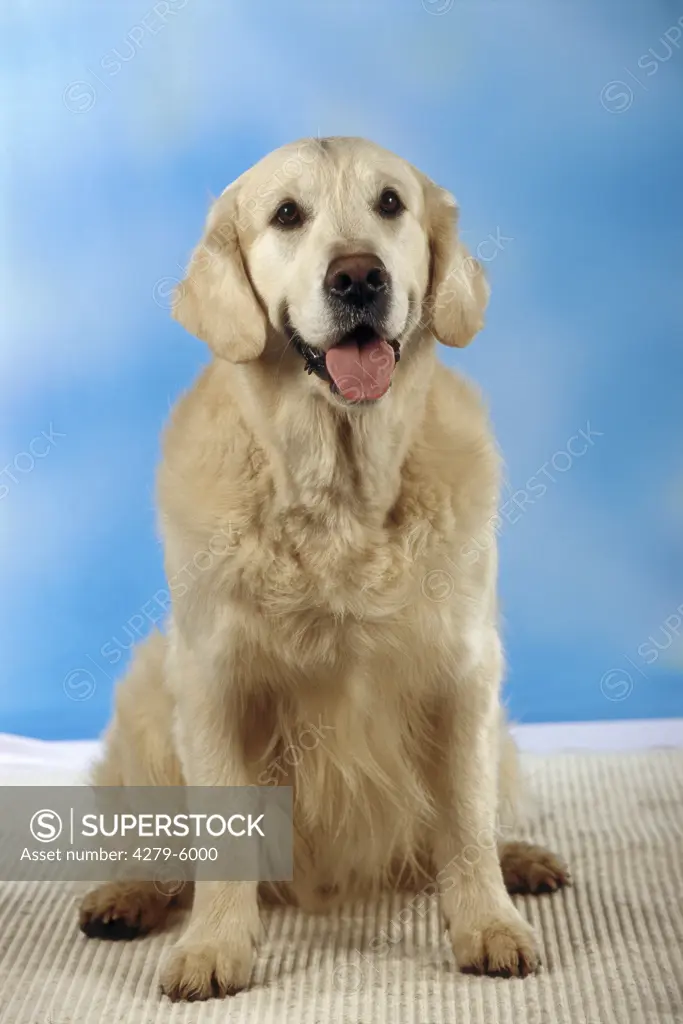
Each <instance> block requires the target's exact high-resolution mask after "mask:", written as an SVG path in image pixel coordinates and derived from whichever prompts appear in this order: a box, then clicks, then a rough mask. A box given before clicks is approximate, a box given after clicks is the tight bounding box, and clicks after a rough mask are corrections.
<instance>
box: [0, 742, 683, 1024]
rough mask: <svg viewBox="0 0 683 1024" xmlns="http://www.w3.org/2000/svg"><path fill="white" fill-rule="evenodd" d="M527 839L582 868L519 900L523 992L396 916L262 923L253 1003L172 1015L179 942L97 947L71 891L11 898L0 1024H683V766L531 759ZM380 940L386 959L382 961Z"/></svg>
mask: <svg viewBox="0 0 683 1024" xmlns="http://www.w3.org/2000/svg"><path fill="white" fill-rule="evenodd" d="M525 764H526V767H527V772H528V775H529V776H530V784H531V790H532V792H533V793H534V795H535V797H536V799H537V803H538V806H539V814H538V817H537V820H536V821H535V822H534V823H533V827H532V828H531V829H530V830H529V832H528V834H527V835H528V836H529V837H531V836H533V838H534V839H537V840H544V841H546V842H547V843H548V844H549V845H550V846H552V847H553V848H554V849H556V850H557V851H559V852H560V853H562V854H563V855H564V856H565V857H566V859H567V860H568V861H569V865H570V867H571V869H572V874H573V876H574V879H575V884H574V887H573V888H572V889H570V890H568V891H566V892H564V893H561V894H558V895H555V896H542V897H537V898H531V897H529V898H524V899H520V900H519V906H520V907H521V909H522V911H523V913H524V914H525V915H526V916H527V917H528V918H529V919H530V920H531V921H532V922H533V924H534V926H535V927H536V929H537V931H538V934H539V936H540V938H541V941H542V949H543V961H544V968H543V970H542V972H541V973H540V974H539V975H538V976H536V977H534V978H528V979H526V980H524V981H519V980H503V979H488V978H486V979H479V978H473V977H469V976H465V975H462V974H458V973H457V971H456V969H455V966H454V963H453V959H452V955H451V953H450V950H449V948H448V946H447V944H446V941H445V939H444V936H443V934H442V931H441V927H440V925H439V919H438V916H437V912H436V907H435V906H433V907H432V908H431V911H430V913H429V914H426V915H425V916H424V917H420V916H419V914H417V913H415V912H413V913H412V914H411V913H407V912H405V913H401V910H402V908H403V907H404V905H403V904H402V903H401V901H400V900H393V901H391V900H387V901H386V902H385V903H384V904H383V905H382V906H380V907H377V906H366V907H360V906H356V907H350V908H348V910H346V911H345V912H344V913H341V914H339V915H337V916H335V917H328V918H318V917H315V918H313V917H305V916H303V915H299V914H297V913H295V912H290V911H287V912H282V911H277V912H274V913H270V914H269V915H267V916H265V915H264V941H263V943H262V945H261V949H260V955H259V959H258V963H257V966H256V969H255V972H254V976H253V983H252V988H251V989H250V991H248V992H245V993H242V994H240V995H238V996H236V997H234V998H232V999H230V1000H212V1001H210V1002H209V1003H202V1004H199V1003H192V1004H188V1005H180V1004H171V1003H170V1002H169V1001H168V1000H167V999H165V998H163V999H162V998H161V997H160V995H159V993H158V990H157V969H158V965H159V960H160V956H161V953H162V951H163V950H164V948H165V947H166V946H167V945H168V944H169V943H170V942H171V941H172V940H173V933H169V934H166V935H160V936H157V937H150V938H147V939H143V940H137V941H136V942H133V943H111V944H110V943H103V942H98V941H93V940H88V939H86V938H84V937H83V936H82V935H81V934H80V933H79V932H78V930H77V927H76V912H75V902H76V895H75V893H74V890H73V889H71V890H67V889H66V888H65V887H57V886H51V885H49V884H45V883H41V884H38V885H35V884H32V885H25V884H24V885H19V884H10V883H4V884H2V883H0V958H1V960H0V1021H2V1022H3V1024H85V1022H87V1024H108V1022H110V1021H111V1022H119V1021H122V1022H130V1024H162V1022H163V1024H206V1022H209V1021H215V1022H218V1021H220V1022H233V1021H234V1022H238V1021H239V1022H243V1024H247V1022H249V1024H252V1022H254V1024H255V1022H258V1024H314V1022H321V1024H323V1022H324V1024H327V1022H345V1024H361V1022H362V1024H370V1022H373V1024H374V1022H384V1021H387V1022H391V1024H404V1022H405V1024H409V1022H410V1024H442V1022H444V1024H445V1022H448V1024H454V1022H457V1024H503V1022H514V1024H536V1022H538V1024H589V1022H590V1024H612V1022H613V1024H631V1022H633V1024H648V1022H652V1024H655V1022H657V1024H673V1022H683V753H682V752H676V751H655V752H650V753H644V754H633V755H628V756H626V755H600V756H598V755H590V756H585V755H561V756H557V757H554V758H539V757H528V756H527V757H526V758H525ZM382 930H386V931H387V932H388V933H389V935H390V937H391V944H390V947H389V950H388V952H385V953H384V955H378V954H377V953H372V952H371V946H370V943H371V942H372V939H373V938H374V937H375V936H377V935H378V933H379V932H381V931H382Z"/></svg>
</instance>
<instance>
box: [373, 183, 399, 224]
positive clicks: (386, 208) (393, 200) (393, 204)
mask: <svg viewBox="0 0 683 1024" xmlns="http://www.w3.org/2000/svg"><path fill="white" fill-rule="evenodd" d="M377 209H378V210H379V212H380V213H381V215H382V216H383V217H397V216H398V214H399V213H402V212H403V210H404V209H405V207H404V206H403V203H402V202H401V199H400V196H399V194H398V192H395V191H394V189H393V188H385V189H384V191H383V192H382V195H381V196H380V197H379V203H378V204H377Z"/></svg>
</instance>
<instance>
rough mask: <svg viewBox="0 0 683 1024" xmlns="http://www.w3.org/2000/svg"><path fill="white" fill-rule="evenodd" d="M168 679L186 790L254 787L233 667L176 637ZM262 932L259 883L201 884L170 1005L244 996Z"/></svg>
mask: <svg viewBox="0 0 683 1024" xmlns="http://www.w3.org/2000/svg"><path fill="white" fill-rule="evenodd" d="M219 666H220V667H219ZM168 676H169V682H170V683H171V686H172V689H173V690H174V695H175V698H176V703H177V744H178V751H179V754H180V758H181V762H182V765H183V772H184V775H185V781H186V783H187V785H189V786H246V785H253V784H254V781H255V780H254V779H251V778H250V777H249V775H248V772H247V768H246V763H245V756H244V745H243V736H242V732H241V717H240V713H239V706H240V699H239V698H240V692H239V689H238V686H239V681H237V680H236V679H234V678H231V673H230V670H229V666H227V667H226V663H225V661H224V660H222V659H221V660H220V661H218V662H217V661H216V659H214V658H213V657H212V656H211V654H210V652H209V651H208V650H207V651H205V652H200V653H198V652H197V651H195V650H193V651H190V650H188V648H187V647H185V646H184V645H183V643H182V642H181V641H179V640H178V639H177V638H176V639H175V640H174V642H173V644H172V646H171V650H170V662H169V666H168ZM258 930H259V914H258V903H257V883H256V882H227V881H226V882H210V881H204V882H197V883H196V884H195V894H194V904H193V908H192V913H191V916H190V921H189V924H188V926H187V929H186V931H185V932H184V933H183V935H182V936H181V937H180V939H179V941H178V942H177V943H176V944H175V946H174V947H173V948H172V949H171V951H170V953H169V954H168V956H167V958H166V960H165V962H164V964H163V967H162V973H161V987H162V989H163V991H164V992H165V993H166V994H167V995H168V996H169V997H170V998H171V999H209V998H210V997H212V996H225V995H233V994H234V993H236V992H239V991H240V989H243V988H245V987H246V985H247V983H248V981H249V975H250V973H251V967H252V961H253V955H254V947H255V944H256V937H257V933H258Z"/></svg>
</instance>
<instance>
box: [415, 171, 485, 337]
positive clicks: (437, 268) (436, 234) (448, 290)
mask: <svg viewBox="0 0 683 1024" xmlns="http://www.w3.org/2000/svg"><path fill="white" fill-rule="evenodd" d="M426 212H427V230H428V232H429V240H430V249H431V259H432V267H431V282H430V288H429V303H428V310H429V321H428V322H429V326H430V329H431V330H432V332H433V333H434V335H435V337H436V338H438V340H439V341H441V342H443V344H444V345H451V346H453V345H454V346H457V347H458V348H462V347H463V346H465V345H468V344H469V343H470V341H472V338H473V337H474V336H475V334H476V333H477V332H478V331H480V330H481V328H482V327H483V326H484V311H485V309H486V305H487V303H488V298H489V286H488V284H487V282H486V278H485V276H484V271H483V269H482V267H481V264H480V263H479V261H478V260H476V259H475V258H474V257H473V256H471V255H470V253H469V252H468V250H467V249H466V247H465V246H464V245H463V243H462V242H461V241H460V240H459V238H458V235H457V225H458V206H457V203H456V201H455V199H454V198H453V196H452V195H451V194H450V192H447V191H446V190H445V189H443V188H439V187H438V186H437V185H435V184H434V183H433V182H429V185H428V187H427V190H426Z"/></svg>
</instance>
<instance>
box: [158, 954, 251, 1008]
mask: <svg viewBox="0 0 683 1024" xmlns="http://www.w3.org/2000/svg"><path fill="white" fill-rule="evenodd" d="M253 958H254V947H253V944H252V942H251V940H250V939H249V938H247V939H245V940H244V941H241V940H237V939H235V940H232V941H230V942H218V941H213V942H212V941H207V942H188V943H184V942H183V940H182V939H181V940H180V942H178V943H177V944H176V945H175V946H174V947H173V949H171V951H170V953H169V954H168V955H167V957H166V961H165V962H164V964H163V967H162V971H161V989H162V992H165V994H166V995H167V996H168V997H169V999H172V1000H173V1001H174V1002H175V1001H177V1000H180V999H187V1000H195V999H211V998H212V997H217V998H222V997H223V996H234V995H236V993H237V992H240V991H241V990H242V989H243V988H246V987H247V985H248V984H249V976H250V974H251V966H252V962H253Z"/></svg>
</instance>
